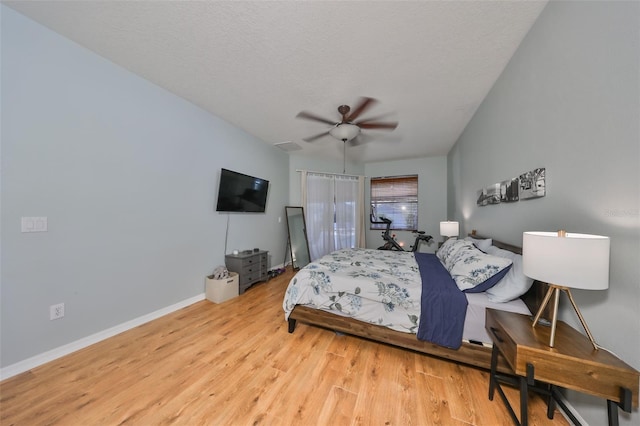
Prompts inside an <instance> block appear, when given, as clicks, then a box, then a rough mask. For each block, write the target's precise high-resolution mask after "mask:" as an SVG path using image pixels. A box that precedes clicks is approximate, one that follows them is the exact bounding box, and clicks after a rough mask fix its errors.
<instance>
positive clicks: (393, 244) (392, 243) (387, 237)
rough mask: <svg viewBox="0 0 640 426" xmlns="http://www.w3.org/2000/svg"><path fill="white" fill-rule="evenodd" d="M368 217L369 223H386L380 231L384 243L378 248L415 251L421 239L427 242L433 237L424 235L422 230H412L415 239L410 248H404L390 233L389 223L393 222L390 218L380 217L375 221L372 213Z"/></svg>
mask: <svg viewBox="0 0 640 426" xmlns="http://www.w3.org/2000/svg"><path fill="white" fill-rule="evenodd" d="M370 219H371V223H375V224H383V223H384V224H386V228H385V230H384V231H383V232H382V239H383V240H384V241H385V243H384V244H383V245H381V246H380V247H378V250H397V251H409V252H416V251H418V247H420V243H421V242H422V241H424V242H426V243H429V242H430V241H431V240H432V239H433V237H432V236H431V235H426V234H425V232H424V231H413V233H414V234H416V240H415V242H414V243H413V245H412V246H411V250H405V249H404V248H402V246H401V245H400V244H398V242H397V241H396V239H395V238H394V237H393V235H391V233H390V228H391V223H392V222H393V221H392V220H391V219H387V218H386V217H380V218H379V219H380V220H379V221H377V220H375V218H374V216H373V215H371V217H370Z"/></svg>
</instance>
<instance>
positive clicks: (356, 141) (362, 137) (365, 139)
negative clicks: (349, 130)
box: [351, 133, 374, 146]
mask: <svg viewBox="0 0 640 426" xmlns="http://www.w3.org/2000/svg"><path fill="white" fill-rule="evenodd" d="M373 139H374V138H373V136H371V135H367V134H365V133H360V134H358V136H356V137H355V138H353V139H351V145H353V146H359V145H364V144H365V143H369V142H371V141H372V140H373Z"/></svg>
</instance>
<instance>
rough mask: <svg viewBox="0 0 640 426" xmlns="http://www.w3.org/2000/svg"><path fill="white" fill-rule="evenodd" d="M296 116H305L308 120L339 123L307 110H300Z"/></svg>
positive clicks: (332, 123)
mask: <svg viewBox="0 0 640 426" xmlns="http://www.w3.org/2000/svg"><path fill="white" fill-rule="evenodd" d="M296 118H305V119H307V120H313V121H319V122H321V123H325V124H330V125H332V126H333V125H335V124H337V123H336V122H335V121H331V120H327V119H326V118H322V117H320V116H317V115H315V114H312V113H310V112H306V111H301V112H299V113H298V115H296Z"/></svg>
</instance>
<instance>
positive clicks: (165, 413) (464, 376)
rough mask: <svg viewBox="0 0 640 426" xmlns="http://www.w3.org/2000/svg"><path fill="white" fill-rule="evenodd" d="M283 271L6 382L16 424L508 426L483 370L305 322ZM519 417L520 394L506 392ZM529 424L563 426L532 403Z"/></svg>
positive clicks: (10, 417) (7, 412)
mask: <svg viewBox="0 0 640 426" xmlns="http://www.w3.org/2000/svg"><path fill="white" fill-rule="evenodd" d="M290 277H291V272H287V273H285V274H283V275H281V276H280V277H278V278H276V279H273V280H271V281H269V282H266V283H260V284H257V285H255V286H254V287H252V288H251V289H250V290H248V291H247V292H246V293H244V294H243V295H241V296H240V297H237V298H234V299H232V300H229V301H227V302H225V303H221V304H214V303H210V302H208V301H206V300H205V301H202V302H199V303H196V304H193V305H191V306H189V307H187V308H185V309H182V310H180V311H178V312H175V313H173V314H170V315H167V316H165V317H162V318H160V319H157V320H155V321H152V322H150V323H147V324H144V325H142V326H140V327H137V328H135V329H133V330H130V331H127V332H125V333H122V334H120V335H117V336H115V337H112V338H110V339H107V340H105V341H103V342H100V343H97V344H95V345H92V346H90V347H88V348H85V349H83V350H80V351H78V352H75V353H73V354H70V355H68V356H65V357H63V358H61V359H58V360H56V361H53V362H50V363H48V364H46V365H43V366H40V367H38V368H35V369H33V370H31V371H29V372H26V373H23V374H20V375H18V376H15V377H12V378H9V379H7V380H5V381H4V382H2V383H0V423H1V424H2V425H3V426H8V425H45V424H47V425H54V424H58V425H117V424H135V425H160V424H170V423H172V424H185V425H199V424H207V425H250V424H273V425H293V424H295V425H316V424H317V425H361V424H362V425H370V424H371V425H470V424H472V425H509V424H511V420H510V418H509V416H508V413H507V411H506V409H505V408H504V406H503V404H502V402H501V401H500V400H499V397H498V396H497V395H496V397H495V399H494V401H493V402H491V401H489V400H488V398H487V386H488V380H489V379H488V374H487V373H486V372H485V371H482V370H478V369H474V368H469V367H464V366H460V365H457V364H454V363H451V362H447V361H442V360H439V359H435V358H431V357H427V356H424V355H419V354H416V353H413V352H410V351H406V350H401V349H396V348H393V347H390V346H386V345H382V344H379V343H375V342H370V341H367V340H363V339H359V338H355V337H350V336H343V335H337V334H335V333H333V332H331V331H328V330H323V329H320V328H317V327H311V326H307V325H305V324H298V326H297V328H296V331H295V332H294V333H293V334H289V333H288V332H287V323H286V322H285V320H284V313H283V311H282V298H283V294H284V290H285V288H286V285H287V283H288V281H289V279H290ZM505 390H506V392H507V395H508V397H509V399H510V400H511V401H512V403H515V406H516V407H518V405H517V401H518V394H517V392H516V390H515V389H510V388H507V387H505ZM530 398H531V399H530V405H529V412H530V414H529V423H530V424H531V425H550V424H555V425H566V424H567V422H566V420H565V419H564V418H563V417H562V415H560V413H559V412H556V415H555V419H554V420H549V419H547V417H546V405H545V404H544V401H543V400H542V398H540V397H539V396H537V395H532V396H531V397H530Z"/></svg>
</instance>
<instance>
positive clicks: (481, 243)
mask: <svg viewBox="0 0 640 426" xmlns="http://www.w3.org/2000/svg"><path fill="white" fill-rule="evenodd" d="M465 240H466V241H471V242H472V243H473V244H474V245H475V246H476V247H478V248H479V249H480V250H482V251H483V252H485V253H486V252H487V249H488V248H489V247H491V246H492V245H493V240H492V239H491V238H487V239H485V240H479V239H477V238H473V237H466V238H465Z"/></svg>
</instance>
